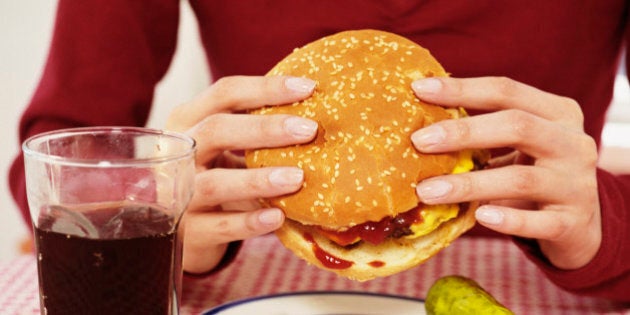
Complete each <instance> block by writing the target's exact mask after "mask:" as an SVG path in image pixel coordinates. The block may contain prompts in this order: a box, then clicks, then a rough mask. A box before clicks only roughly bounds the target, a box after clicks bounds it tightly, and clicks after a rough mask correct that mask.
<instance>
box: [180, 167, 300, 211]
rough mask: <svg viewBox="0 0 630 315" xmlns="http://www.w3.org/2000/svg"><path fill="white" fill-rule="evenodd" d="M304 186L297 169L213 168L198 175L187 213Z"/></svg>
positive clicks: (281, 193) (268, 195) (275, 194)
mask: <svg viewBox="0 0 630 315" xmlns="http://www.w3.org/2000/svg"><path fill="white" fill-rule="evenodd" d="M303 182H304V172H303V171H302V170H301V169H300V168H297V167H266V168H257V169H221V168H214V169H210V170H207V171H204V172H201V173H199V174H197V176H196V178H195V192H194V194H193V197H192V200H191V201H190V205H189V207H188V209H189V211H193V212H198V211H203V210H204V209H207V208H208V207H211V206H215V205H218V204H221V203H225V202H228V201H237V200H249V199H257V198H264V197H272V196H278V195H283V194H288V193H291V192H294V191H296V190H298V189H299V188H300V187H302V183H303Z"/></svg>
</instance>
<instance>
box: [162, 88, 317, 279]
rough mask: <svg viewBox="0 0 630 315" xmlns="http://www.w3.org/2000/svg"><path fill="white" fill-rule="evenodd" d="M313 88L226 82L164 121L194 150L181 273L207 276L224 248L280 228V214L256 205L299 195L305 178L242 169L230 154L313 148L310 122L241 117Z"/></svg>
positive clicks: (285, 171) (289, 170)
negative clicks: (191, 142)
mask: <svg viewBox="0 0 630 315" xmlns="http://www.w3.org/2000/svg"><path fill="white" fill-rule="evenodd" d="M314 88H315V82H314V81H312V80H309V79H304V78H297V77H285V76H276V77H251V76H232V77H225V78H222V79H220V80H218V81H217V82H216V83H214V84H212V85H211V86H210V87H209V88H207V89H206V90H205V91H204V92H202V93H201V94H200V95H199V96H198V97H197V98H195V99H194V100H192V101H190V102H187V103H185V104H182V105H180V106H178V107H176V108H175V109H174V110H173V112H172V113H171V114H170V115H169V117H168V121H167V124H166V129H169V130H173V131H178V132H184V133H187V134H188V135H190V136H192V137H193V138H194V139H195V140H196V142H197V156H196V165H197V175H196V180H195V191H194V195H193V198H192V200H191V202H190V204H189V206H188V209H187V210H186V214H185V216H184V220H183V222H182V224H185V237H184V262H183V264H184V270H186V271H187V272H190V273H202V272H206V271H208V270H211V269H212V268H213V267H215V266H216V265H217V264H218V263H219V261H220V260H221V258H222V257H223V254H224V253H225V249H226V247H227V244H228V243H229V242H232V241H236V240H243V239H247V238H251V237H255V236H258V235H263V234H266V233H269V232H271V231H273V230H275V229H277V228H278V227H280V226H281V225H282V223H283V222H284V213H283V212H282V211H281V210H279V209H275V208H271V209H264V208H260V205H259V203H258V202H257V201H256V200H257V199H258V198H262V197H270V196H277V195H283V194H287V193H291V192H294V191H296V190H298V189H299V188H300V187H301V186H302V182H303V176H304V175H303V172H302V170H301V169H299V168H295V167H270V168H259V169H244V161H243V158H242V157H241V156H237V155H235V154H233V153H232V152H234V151H241V150H247V149H255V148H263V147H279V146H287V145H293V144H298V143H305V142H308V141H311V140H312V139H313V138H314V137H315V135H316V133H317V123H316V122H314V121H312V120H308V119H305V118H301V117H296V116H289V115H248V114H245V113H244V112H245V111H247V110H249V109H254V108H259V107H262V106H266V105H281V104H289V103H292V102H295V101H299V100H302V99H305V98H308V97H309V96H310V95H311V94H312V92H313V90H314Z"/></svg>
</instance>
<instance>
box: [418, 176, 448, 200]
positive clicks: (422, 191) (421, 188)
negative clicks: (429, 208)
mask: <svg viewBox="0 0 630 315" xmlns="http://www.w3.org/2000/svg"><path fill="white" fill-rule="evenodd" d="M451 190H453V185H452V184H451V183H449V182H447V181H444V180H431V181H427V182H423V183H421V184H420V185H418V187H416V193H417V194H418V197H420V199H421V200H423V201H430V200H432V199H439V198H442V197H444V196H446V195H447V194H448V193H449V192H451Z"/></svg>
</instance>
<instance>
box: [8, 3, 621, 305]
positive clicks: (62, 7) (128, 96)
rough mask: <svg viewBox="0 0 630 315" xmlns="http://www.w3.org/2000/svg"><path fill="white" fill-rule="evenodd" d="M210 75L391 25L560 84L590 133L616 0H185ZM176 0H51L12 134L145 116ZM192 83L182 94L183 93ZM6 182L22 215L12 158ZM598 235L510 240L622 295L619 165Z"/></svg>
mask: <svg viewBox="0 0 630 315" xmlns="http://www.w3.org/2000/svg"><path fill="white" fill-rule="evenodd" d="M189 1H190V4H191V5H192V7H193V9H194V12H195V14H196V16H197V18H198V21H199V31H200V36H201V39H202V42H203V45H204V47H205V49H206V52H207V58H208V64H209V66H210V69H208V70H209V71H211V74H212V77H213V78H215V79H216V78H220V77H222V76H227V75H235V74H249V75H261V74H264V73H265V72H266V71H267V70H268V69H270V68H271V67H272V65H274V64H275V63H276V62H277V61H279V60H280V59H282V58H283V57H284V56H285V55H287V54H288V53H289V52H291V51H292V49H293V48H294V47H298V46H301V45H304V44H306V43H308V42H310V41H312V40H315V39H317V38H319V37H322V36H324V35H329V34H331V33H335V32H338V31H341V30H348V29H362V28H374V29H381V30H386V31H391V32H395V33H398V34H400V35H403V36H405V37H408V38H410V39H412V40H414V41H417V42H418V43H420V44H421V45H422V46H424V47H426V48H428V49H429V50H430V51H431V52H432V53H433V54H434V56H435V57H436V58H437V59H438V60H440V62H441V63H442V65H443V66H444V67H445V68H446V69H447V70H448V71H449V72H451V73H452V75H453V76H455V77H477V76H488V75H493V76H507V77H511V78H513V79H516V80H518V81H521V82H524V83H527V84H531V85H533V86H535V87H538V88H540V89H543V90H546V91H549V92H552V93H556V94H559V95H564V96H569V97H571V98H574V99H576V100H577V101H578V102H579V104H580V105H581V106H582V110H583V112H584V115H585V119H586V121H585V129H586V132H587V133H589V134H590V135H591V136H593V138H595V139H596V140H597V141H598V143H599V140H600V133H601V130H602V127H603V123H604V117H605V113H606V109H607V107H608V104H609V103H610V100H611V98H612V92H613V81H614V78H615V73H616V67H617V65H618V60H619V57H620V52H621V51H622V46H623V44H624V42H625V39H626V37H625V35H624V34H625V31H626V25H627V24H628V21H627V19H628V16H629V14H628V6H629V4H628V3H626V1H623V0H607V1H600V0H584V1H573V0H554V1H548V0H531V1H486V0H476V1H468V0H462V1H407V0H395V1H394V0H390V1H380V0H370V1H367V0H345V1H336V0H318V1H312V0H278V1H264V0H251V1H232V0H212V1H202V0H189ZM179 5H180V1H179V0H154V1H150V2H149V1H128V0H102V1H70V0H61V1H59V8H58V13H57V22H56V24H55V30H54V36H53V40H52V46H51V50H50V55H49V57H48V62H47V64H46V68H45V71H44V73H43V76H42V79H41V82H40V84H39V87H38V88H37V90H36V92H35V94H34V96H33V99H32V101H31V103H30V104H29V106H28V108H27V109H26V111H25V112H24V115H23V117H22V120H21V122H20V130H19V131H20V133H19V134H20V140H24V139H25V138H26V137H28V136H30V135H33V134H35V133H38V132H42V131H47V130H51V129H56V128H62V127H76V126H90V125H134V126H142V125H144V124H145V123H146V120H147V116H148V113H149V111H150V109H151V101H152V96H153V91H154V88H155V85H156V83H157V82H158V81H159V80H160V79H161V78H162V77H163V76H164V74H165V72H166V70H167V69H168V67H169V63H170V61H171V59H172V56H173V52H174V50H175V43H176V36H177V26H178V16H179ZM191 97H192V95H191ZM22 163H23V162H22V159H21V157H18V158H16V161H15V163H14V164H13V166H12V168H11V172H10V186H11V188H12V193H13V195H14V197H15V199H16V202H17V204H18V205H19V207H20V209H21V211H22V214H23V215H24V218H25V220H26V221H28V220H29V217H28V215H27V204H26V198H25V187H24V169H23V165H22ZM598 184H599V193H600V202H601V206H602V215H603V231H604V234H603V243H602V248H601V250H600V252H599V253H598V254H597V256H596V258H595V259H594V260H593V261H592V262H591V263H590V264H589V265H587V266H585V267H583V268H581V269H579V270H573V271H562V270H557V269H555V268H553V267H552V266H550V265H549V264H548V263H547V262H546V261H545V260H544V259H543V258H542V256H541V255H540V253H539V252H538V250H537V247H536V246H535V242H528V241H526V240H518V241H517V242H518V244H519V245H520V246H521V247H522V248H523V249H524V250H525V252H526V253H527V254H528V255H529V257H530V258H531V259H532V260H533V261H534V262H536V263H537V264H538V265H539V266H540V268H541V269H542V270H543V271H544V272H545V273H547V274H548V276H549V278H550V279H551V280H552V281H554V282H555V283H557V284H558V285H560V286H562V287H564V288H566V289H568V290H572V291H575V292H578V293H583V294H589V295H597V296H601V297H608V298H615V299H622V300H627V301H630V294H629V293H628V292H630V232H629V231H630V176H613V175H611V174H609V173H607V172H605V171H603V170H600V171H599V172H598Z"/></svg>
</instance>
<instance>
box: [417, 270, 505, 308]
mask: <svg viewBox="0 0 630 315" xmlns="http://www.w3.org/2000/svg"><path fill="white" fill-rule="evenodd" d="M424 307H425V309H426V312H427V314H428V315H446V314H449V315H469V314H470V315H473V314H487V315H514V313H512V311H510V310H509V309H507V308H506V307H505V306H503V305H501V303H499V302H498V301H497V300H496V299H495V298H494V297H493V296H492V295H490V293H488V292H487V291H486V290H484V289H483V288H482V287H481V286H480V285H479V284H478V283H477V282H475V281H474V280H472V279H469V278H466V277H462V276H445V277H442V278H440V279H438V280H437V281H436V282H435V283H434V284H433V285H432V286H431V288H430V289H429V293H427V298H426V300H425V302H424Z"/></svg>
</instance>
